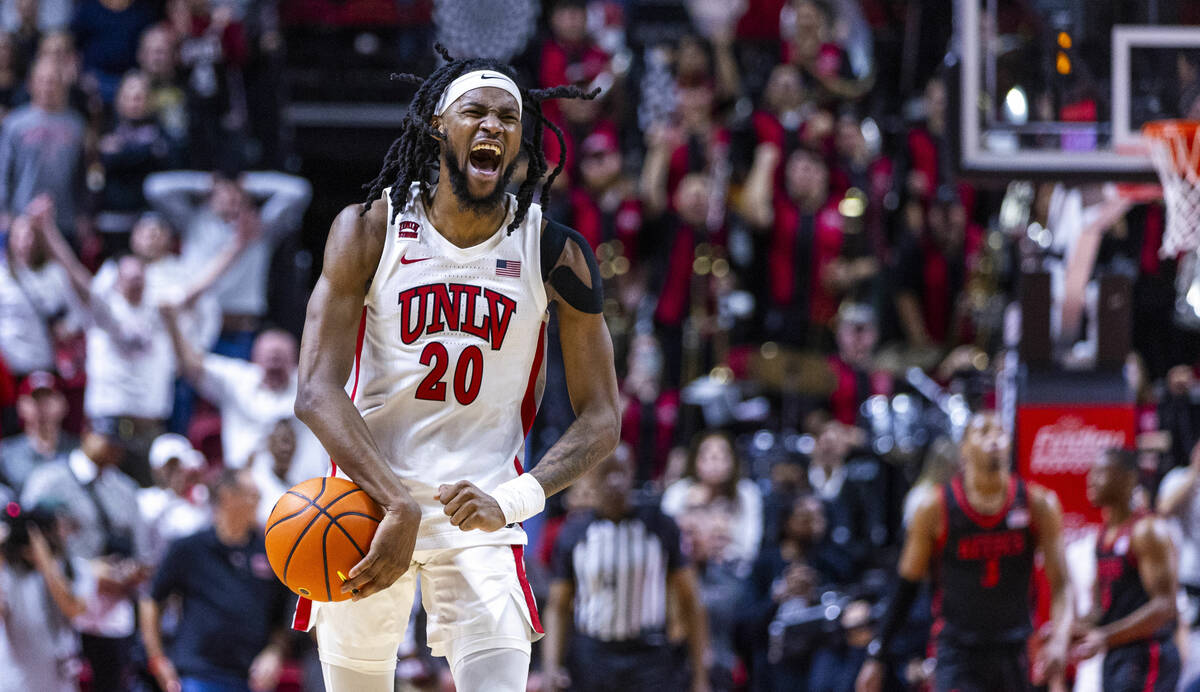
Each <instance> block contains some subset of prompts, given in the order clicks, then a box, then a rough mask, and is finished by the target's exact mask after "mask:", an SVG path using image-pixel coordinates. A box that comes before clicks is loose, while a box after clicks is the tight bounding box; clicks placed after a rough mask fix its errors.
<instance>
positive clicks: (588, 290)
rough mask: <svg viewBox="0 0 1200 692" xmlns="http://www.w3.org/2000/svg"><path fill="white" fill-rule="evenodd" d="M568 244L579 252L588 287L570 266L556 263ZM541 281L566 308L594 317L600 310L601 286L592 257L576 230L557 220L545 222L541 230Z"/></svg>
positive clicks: (594, 258) (598, 268) (601, 307)
mask: <svg viewBox="0 0 1200 692" xmlns="http://www.w3.org/2000/svg"><path fill="white" fill-rule="evenodd" d="M568 242H572V243H575V245H576V246H578V248H579V251H580V252H581V253H583V257H584V259H585V260H586V261H587V266H588V275H589V279H590V280H591V284H592V285H591V286H588V285H587V284H585V283H583V281H582V280H580V278H579V277H578V276H576V275H575V272H574V271H572V270H571V268H570V267H564V266H562V265H559V264H558V260H559V258H560V257H561V256H562V253H563V249H564V248H565V247H566V245H567V243H568ZM542 281H548V282H549V283H550V285H551V286H553V287H554V290H555V291H557V292H558V295H560V296H562V299H563V300H565V301H567V304H568V305H570V306H571V307H573V308H575V309H576V310H578V311H580V312H586V313H590V314H593V315H596V314H599V313H601V312H602V311H603V310H604V286H603V284H602V283H601V281H600V267H599V265H597V264H596V255H595V254H594V253H593V252H592V249H591V248H590V247H588V244H587V241H586V240H584V239H583V236H581V235H579V231H576V230H574V229H572V228H568V227H566V226H564V225H562V224H561V223H558V222H557V221H547V222H546V229H545V230H544V231H542Z"/></svg>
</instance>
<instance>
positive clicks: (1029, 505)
mask: <svg viewBox="0 0 1200 692" xmlns="http://www.w3.org/2000/svg"><path fill="white" fill-rule="evenodd" d="M1010 446H1011V441H1010V438H1009V435H1008V433H1007V432H1005V431H1004V429H1003V427H1001V425H1000V421H999V420H998V419H997V417H996V416H995V414H992V413H983V414H978V415H976V416H975V417H974V418H973V419H972V420H971V422H970V424H969V425H968V427H967V431H966V434H965V437H964V439H963V443H962V456H963V469H962V472H961V473H959V474H958V475H956V476H955V477H954V479H953V480H952V481H951V482H950V483H948V484H946V485H944V486H942V487H941V488H938V489H936V490H933V491H931V492H930V493H929V494H928V495H927V496H926V497H924V498H922V500H921V502H920V504H919V505H918V507H917V511H916V512H915V514H914V515H913V518H912V521H911V523H910V524H909V526H908V533H907V536H906V538H905V542H904V550H903V552H902V553H901V555H900V564H899V566H898V571H899V574H900V584H899V586H898V588H897V590H896V595H895V596H894V597H893V598H892V600H891V602H890V603H889V604H888V609H887V612H886V614H885V615H884V617H883V620H882V622H881V623H880V629H879V635H878V637H877V638H876V639H875V640H874V641H873V642H871V645H870V646H869V647H868V650H867V653H868V656H869V658H868V660H867V662H866V663H864V664H863V667H862V670H861V671H860V672H859V676H858V683H857V689H858V690H859V692H877V691H878V690H879V689H880V688H881V687H882V684H883V676H884V670H885V667H884V663H883V661H884V657H885V656H886V655H887V654H888V645H889V644H890V641H891V639H892V637H894V636H895V634H896V632H897V631H898V630H899V628H900V626H901V625H902V624H903V622H904V620H905V619H906V618H907V617H908V612H909V610H910V609H911V607H912V604H913V601H914V600H915V598H916V593H917V589H918V587H919V583H920V582H921V580H923V579H924V578H925V577H926V576H927V575H929V574H930V573H931V572H932V576H933V578H934V587H935V592H934V614H935V616H936V622H935V624H934V628H933V633H932V635H933V637H934V641H935V645H936V658H937V667H936V669H935V673H934V676H935V677H934V689H935V690H938V691H939V692H949V691H951V690H955V691H957V692H991V691H995V692H1019V691H1020V690H1030V689H1032V686H1031V683H1030V672H1031V671H1030V669H1029V665H1028V658H1027V655H1026V647H1027V643H1028V639H1029V635H1030V634H1031V633H1032V631H1033V625H1032V619H1031V613H1032V612H1033V604H1032V603H1031V602H1030V592H1031V587H1032V582H1031V578H1032V576H1033V563H1034V558H1035V554H1036V552H1037V551H1041V553H1042V556H1043V558H1044V564H1045V569H1046V576H1047V578H1048V579H1049V581H1050V587H1051V591H1052V593H1053V605H1052V617H1053V631H1052V634H1051V635H1050V638H1049V640H1048V642H1047V644H1046V646H1045V647H1044V648H1043V650H1042V660H1041V661H1040V663H1039V665H1038V666H1036V670H1035V672H1037V673H1038V675H1037V677H1039V678H1046V679H1048V680H1051V681H1054V680H1061V676H1062V672H1063V667H1064V662H1065V660H1066V655H1067V648H1068V645H1069V642H1070V633H1071V623H1072V620H1073V608H1072V606H1071V598H1070V591H1069V586H1068V580H1067V571H1066V563H1065V561H1064V557H1063V547H1062V510H1061V509H1060V508H1059V505H1058V499H1057V498H1056V497H1055V496H1054V495H1053V494H1052V493H1049V492H1047V491H1045V490H1043V489H1041V488H1037V487H1033V486H1029V485H1027V484H1025V482H1024V481H1022V480H1021V479H1019V478H1017V477H1016V476H1014V475H1013V474H1012V473H1011V471H1010V469H1009V464H1010V459H1009V450H1010Z"/></svg>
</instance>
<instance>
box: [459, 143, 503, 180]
mask: <svg viewBox="0 0 1200 692" xmlns="http://www.w3.org/2000/svg"><path fill="white" fill-rule="evenodd" d="M503 162H504V149H503V147H501V146H500V144H499V143H498V142H491V141H480V142H476V143H475V144H473V145H472V146H471V151H470V152H469V153H468V154H467V164H468V166H469V169H470V170H469V172H470V173H471V175H472V176H474V177H477V178H480V179H483V180H486V181H489V182H490V181H492V180H495V179H496V178H498V177H499V176H500V168H501V165H502V164H503Z"/></svg>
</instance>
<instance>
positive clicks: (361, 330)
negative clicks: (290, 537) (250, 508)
mask: <svg viewBox="0 0 1200 692" xmlns="http://www.w3.org/2000/svg"><path fill="white" fill-rule="evenodd" d="M366 338H367V306H366V305H364V306H363V309H362V317H360V318H358V341H357V342H356V343H355V344H354V386H353V387H352V388H351V389H350V400H351V401H354V396H355V395H356V394H358V375H359V364H360V363H362V348H363V341H365V340H366ZM336 475H337V462H336V461H334V460H333V459H330V460H329V476H330V477H331V478H332V477H333V476H336ZM310 617H312V601H310V600H308V599H307V598H305V597H303V596H301V597H300V600H298V601H296V614H295V615H293V616H292V629H294V630H297V631H299V632H306V631H308V620H309V618H310Z"/></svg>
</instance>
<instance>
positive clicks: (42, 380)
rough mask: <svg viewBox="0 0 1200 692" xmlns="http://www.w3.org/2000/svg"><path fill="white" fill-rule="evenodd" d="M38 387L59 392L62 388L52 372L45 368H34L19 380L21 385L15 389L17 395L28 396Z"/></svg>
mask: <svg viewBox="0 0 1200 692" xmlns="http://www.w3.org/2000/svg"><path fill="white" fill-rule="evenodd" d="M39 389H44V390H48V391H51V392H61V391H62V388H61V387H59V385H58V378H57V377H55V376H54V374H53V373H49V372H46V371H45V370H35V371H34V372H31V373H29V375H28V376H27V377H26V378H25V379H23V380H21V387H20V388H19V389H18V390H17V395H18V396H30V395H31V394H33V393H34V392H36V391H38V390H39Z"/></svg>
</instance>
